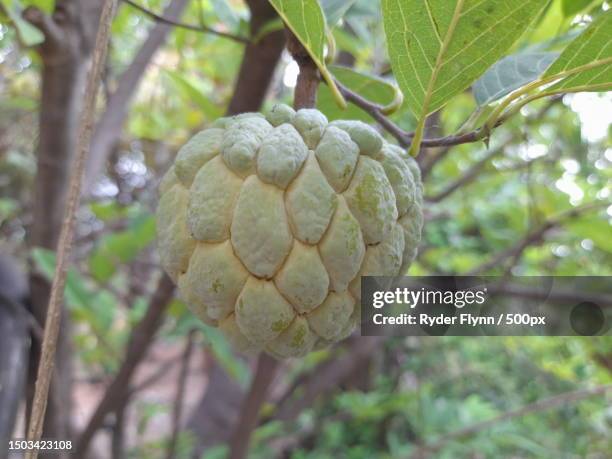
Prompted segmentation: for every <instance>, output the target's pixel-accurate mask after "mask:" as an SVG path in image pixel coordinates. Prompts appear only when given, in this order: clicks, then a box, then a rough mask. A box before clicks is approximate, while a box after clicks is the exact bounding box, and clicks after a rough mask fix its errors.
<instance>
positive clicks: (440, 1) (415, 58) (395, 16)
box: [382, 0, 547, 119]
mask: <svg viewBox="0 0 612 459" xmlns="http://www.w3.org/2000/svg"><path fill="white" fill-rule="evenodd" d="M546 3H547V2H546V1H542V0H524V1H520V2H516V1H511V0H455V1H452V0H425V1H423V0H382V8H383V17H384V27H385V33H386V35H387V46H388V48H389V57H390V60H391V66H392V68H393V72H394V74H395V76H396V78H397V81H398V83H399V85H400V88H401V89H402V91H403V92H404V95H405V96H406V101H407V103H408V105H409V107H410V109H411V110H412V111H413V113H414V114H415V115H416V116H417V117H419V118H420V119H422V118H424V117H425V116H426V115H427V114H429V113H431V112H433V111H435V110H437V109H438V108H440V107H442V106H443V105H444V104H445V103H446V102H447V101H448V100H449V99H450V98H451V97H452V96H454V95H456V94H458V93H459V92H461V91H463V90H464V89H466V88H467V87H468V86H469V85H470V84H472V83H473V81H474V80H475V79H476V78H478V77H479V76H480V75H482V74H483V73H484V72H485V71H486V70H487V68H489V67H490V66H491V65H492V64H493V63H494V62H496V61H497V60H498V59H499V58H500V57H501V56H502V55H503V54H504V53H505V52H506V51H507V50H508V48H510V47H511V46H512V45H513V44H514V42H515V41H516V40H517V39H518V38H519V37H520V36H521V34H522V33H523V32H524V31H525V30H526V28H527V27H528V26H529V24H530V22H531V21H532V20H533V19H534V18H535V17H537V16H538V15H539V13H540V11H541V10H542V9H543V8H544V6H545V5H546Z"/></svg>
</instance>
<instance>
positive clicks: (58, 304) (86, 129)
mask: <svg viewBox="0 0 612 459" xmlns="http://www.w3.org/2000/svg"><path fill="white" fill-rule="evenodd" d="M115 1H116V0H106V1H105V2H104V5H103V6H102V12H101V15H100V26H99V29H98V33H97V35H96V43H95V48H94V51H93V59H92V64H91V69H90V70H89V75H88V77H87V86H86V89H85V103H84V106H83V112H82V115H81V123H80V124H79V130H78V137H77V139H78V140H77V149H76V157H75V163H74V166H73V170H72V174H71V176H70V188H69V192H68V205H67V207H66V210H65V213H64V222H63V224H62V228H61V233H60V238H59V243H58V248H57V265H56V267H55V274H54V276H53V284H52V286H51V295H50V298H49V305H48V307H47V320H46V324H45V331H44V337H43V342H42V351H41V358H40V364H39V366H38V374H37V377H36V389H35V393H34V400H33V403H32V416H31V417H30V426H29V429H28V440H31V441H36V440H39V439H40V437H41V435H42V430H43V423H44V419H45V412H46V410H47V397H48V394H49V385H50V383H51V377H52V375H53V369H54V365H55V351H56V348H57V339H58V335H59V328H60V322H61V315H62V299H63V297H64V285H65V283H66V272H67V270H68V259H69V258H70V253H71V251H72V242H73V238H74V228H75V225H76V211H77V209H78V207H79V201H80V196H81V184H82V180H83V172H84V169H85V160H86V157H87V151H88V147H89V144H90V142H91V133H92V130H93V118H94V110H95V103H96V95H97V90H98V87H99V84H100V77H101V74H102V69H103V67H104V62H105V60H106V51H107V48H108V41H109V38H110V27H111V23H112V19H113V13H114V10H115V4H116V3H115ZM25 457H26V459H36V458H37V457H38V451H37V450H29V451H28V452H27V453H26V455H25Z"/></svg>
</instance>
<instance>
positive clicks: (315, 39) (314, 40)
mask: <svg viewBox="0 0 612 459" xmlns="http://www.w3.org/2000/svg"><path fill="white" fill-rule="evenodd" d="M270 3H271V4H272V6H273V7H274V9H276V11H277V13H278V15H279V16H280V17H281V18H282V19H283V21H285V24H286V25H287V27H289V29H291V31H292V32H293V34H294V35H295V36H296V37H297V39H298V40H299V41H300V43H301V44H302V45H303V46H304V48H305V49H306V51H308V54H309V55H310V57H312V60H313V61H314V62H315V64H317V67H318V68H319V71H320V72H321V75H323V78H324V79H325V81H326V82H327V84H328V85H329V87H330V88H331V90H332V92H333V94H334V99H335V100H336V102H337V103H338V105H340V106H341V107H345V106H346V101H345V100H344V98H343V97H342V95H341V94H340V92H339V91H338V88H337V87H336V85H335V83H334V80H333V78H332V76H331V74H330V73H329V71H328V70H327V67H326V66H325V56H324V50H325V44H326V43H327V25H326V22H325V15H324V14H323V11H322V9H321V5H319V2H318V1H317V0H301V1H299V2H296V1H292V0H270Z"/></svg>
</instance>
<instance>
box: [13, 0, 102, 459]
mask: <svg viewBox="0 0 612 459" xmlns="http://www.w3.org/2000/svg"><path fill="white" fill-rule="evenodd" d="M100 7H101V2H98V1H96V0H81V1H77V0H59V1H58V2H57V3H56V6H55V10H54V12H53V15H52V16H47V15H45V14H44V13H42V12H41V11H40V10H37V9H34V8H28V9H26V10H25V11H24V17H25V19H27V20H28V21H30V22H31V23H33V24H34V25H35V26H37V27H38V28H39V29H40V30H42V31H43V33H44V35H45V42H44V43H43V44H42V46H41V47H40V49H39V53H40V56H41V58H42V63H43V71H42V92H41V104H40V114H39V143H38V148H37V155H38V158H37V177H36V180H35V187H34V195H33V198H32V200H33V222H32V226H31V228H30V230H29V235H28V237H29V243H30V246H32V247H44V248H47V249H51V250H54V249H55V247H56V244H57V241H58V237H59V233H60V228H61V223H62V216H63V209H64V207H65V204H66V196H67V191H68V176H69V173H70V164H71V161H72V158H73V156H74V150H75V145H76V132H77V124H78V117H79V113H80V111H81V106H82V101H83V90H84V85H85V79H86V75H87V64H88V61H89V56H90V53H91V48H92V44H93V37H94V36H95V33H96V28H97V18H98V17H99V11H100ZM30 284H31V288H30V290H31V300H32V314H33V316H34V317H35V318H36V319H37V320H38V322H39V323H40V324H43V323H44V322H45V319H46V309H47V302H48V299H49V293H50V286H49V284H48V282H46V281H45V280H44V279H43V278H42V277H40V276H37V275H36V274H33V275H32V276H31V279H30ZM68 329H69V327H68V324H67V321H64V323H63V324H62V331H61V332H60V340H59V343H58V351H57V370H58V371H57V372H56V373H57V375H58V377H57V378H56V379H55V380H54V381H53V383H52V385H51V392H50V397H49V403H48V409H47V415H46V421H45V429H44V432H43V435H44V436H45V437H48V438H58V439H66V438H69V434H70V428H69V427H70V426H69V414H70V407H71V403H70V402H71V400H70V399H71V384H70V382H71V381H70V377H71V374H72V372H71V357H70V354H71V352H70V345H69V340H68V336H69V332H68ZM39 359H40V343H39V342H38V341H37V340H36V341H35V342H34V345H33V346H32V355H31V359H30V372H29V377H28V399H29V400H31V397H32V396H33V391H34V380H35V377H36V369H37V367H38V362H39ZM42 456H43V457H45V456H47V455H46V454H45V455H42ZM54 457H57V455H56V456H54Z"/></svg>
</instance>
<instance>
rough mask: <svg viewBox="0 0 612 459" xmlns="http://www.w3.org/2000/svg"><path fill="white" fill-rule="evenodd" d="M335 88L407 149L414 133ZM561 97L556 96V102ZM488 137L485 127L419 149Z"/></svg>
mask: <svg viewBox="0 0 612 459" xmlns="http://www.w3.org/2000/svg"><path fill="white" fill-rule="evenodd" d="M336 86H337V87H338V89H339V90H340V93H341V94H342V95H343V96H344V98H345V99H346V100H347V101H349V102H352V103H353V104H355V105H356V106H357V107H359V108H361V109H362V110H364V111H365V112H366V113H368V114H369V115H370V116H371V117H372V118H374V120H376V121H377V122H378V123H379V124H380V125H381V126H382V127H383V128H384V129H385V130H386V131H387V132H389V134H391V135H392V136H393V137H395V139H396V140H397V141H398V143H399V144H400V145H402V146H403V147H408V146H410V144H411V143H412V138H413V137H414V132H407V131H404V130H403V129H402V128H400V127H399V126H398V125H397V124H395V123H394V122H393V121H391V120H390V119H389V118H388V117H387V116H386V115H385V114H384V111H383V107H382V106H381V105H379V104H376V103H373V102H370V101H369V100H367V99H366V98H364V97H362V96H361V95H359V94H357V93H356V92H354V91H352V90H350V89H349V88H347V87H346V86H344V85H343V84H342V83H340V82H339V81H337V80H336ZM559 97H562V95H561V96H556V99H557V100H558V98H559ZM509 118H510V116H504V117H501V118H500V119H499V120H498V121H497V122H496V123H495V126H493V127H498V126H500V125H502V124H503V123H504V122H506V121H507V120H508V119H509ZM489 135H490V130H489V129H488V128H487V127H486V126H483V127H480V128H478V129H474V130H473V131H470V132H466V133H461V134H453V135H449V136H445V137H437V138H429V139H423V140H422V141H421V147H451V146H454V145H461V144H464V143H473V142H478V141H479V140H485V139H486V138H487V137H489Z"/></svg>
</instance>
